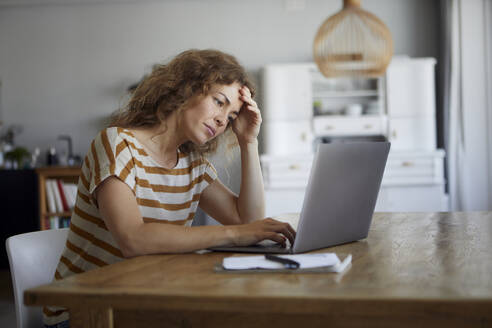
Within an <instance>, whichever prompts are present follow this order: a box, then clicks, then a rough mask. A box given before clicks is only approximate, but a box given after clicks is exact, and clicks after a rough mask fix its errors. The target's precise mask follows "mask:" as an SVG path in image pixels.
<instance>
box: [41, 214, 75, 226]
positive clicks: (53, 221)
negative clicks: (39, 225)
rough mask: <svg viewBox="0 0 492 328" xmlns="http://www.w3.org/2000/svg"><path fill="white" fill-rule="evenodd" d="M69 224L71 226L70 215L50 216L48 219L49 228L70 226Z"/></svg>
mask: <svg viewBox="0 0 492 328" xmlns="http://www.w3.org/2000/svg"><path fill="white" fill-rule="evenodd" d="M69 226H70V218H69V217H60V216H50V217H49V218H47V219H46V228H47V229H61V228H68V227H69Z"/></svg>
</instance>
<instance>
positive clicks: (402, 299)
mask: <svg viewBox="0 0 492 328" xmlns="http://www.w3.org/2000/svg"><path fill="white" fill-rule="evenodd" d="M320 251H323V252H325V251H328V252H336V253H351V254H352V255H353V260H352V265H351V267H350V268H349V269H348V270H347V271H345V272H344V273H342V274H334V273H322V274H320V273H302V274H291V273H268V274H266V273H264V274H251V273H216V272H214V271H213V267H214V265H215V264H216V263H218V262H221V261H222V259H223V258H224V257H225V256H231V255H232V254H230V253H229V254H227V253H205V254H195V253H193V254H181V255H152V256H141V257H137V258H133V259H129V260H125V261H122V262H119V263H116V264H113V265H109V266H107V267H103V268H100V269H97V270H93V271H90V272H86V273H83V274H78V275H74V276H72V277H69V278H67V279H64V280H61V281H57V282H54V283H52V284H49V285H45V286H40V287H37V288H33V289H29V290H27V291H26V292H25V295H24V296H25V298H24V300H25V303H26V305H36V306H40V305H58V306H67V307H69V308H70V310H71V313H72V312H73V313H74V315H75V317H76V318H80V317H81V313H87V316H88V317H90V318H94V317H96V318H97V317H103V318H104V319H103V320H102V322H103V323H104V324H103V325H101V322H100V321H99V324H97V325H96V323H97V322H98V320H92V321H93V323H87V322H86V323H80V324H78V323H75V322H73V324H71V327H82V326H84V327H96V326H101V327H113V326H115V327H132V326H133V327H136V326H145V327H162V326H169V327H212V326H214V327H217V326H223V327H230V326H232V325H234V326H236V327H248V326H254V327H263V326H268V327H275V326H283V327H285V326H290V327H293V326H296V327H299V326H302V325H304V326H306V325H307V326H313V327H322V326H323V327H324V326H326V325H327V324H330V325H333V326H347V327H352V326H359V325H363V326H365V327H371V326H372V327H393V326H395V325H397V326H401V327H407V326H415V325H418V326H429V327H430V326H434V327H436V326H440V325H447V326H449V327H465V326H466V327H474V326H475V327H485V326H492V212H473V213H463V212H457V213H375V214H374V218H373V223H372V226H371V230H370V232H369V236H368V238H367V239H365V240H362V241H358V242H353V243H349V244H345V245H340V246H336V247H331V248H327V249H323V250H319V251H316V252H320ZM237 256H242V255H237ZM90 313H92V314H91V315H89V314H90ZM78 321H79V320H78ZM89 321H91V320H89ZM94 322H96V323H94Z"/></svg>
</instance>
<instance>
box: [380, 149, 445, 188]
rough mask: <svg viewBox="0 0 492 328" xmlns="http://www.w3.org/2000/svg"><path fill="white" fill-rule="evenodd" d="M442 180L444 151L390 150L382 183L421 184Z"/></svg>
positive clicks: (441, 181) (440, 181)
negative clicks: (402, 151)
mask: <svg viewBox="0 0 492 328" xmlns="http://www.w3.org/2000/svg"><path fill="white" fill-rule="evenodd" d="M443 182H444V152H443V151H441V150H438V151H435V152H428V153H426V152H421V153H419V152H404V153H398V152H393V153H391V152H390V155H389V156H388V161H387V163H386V167H385V170H384V175H383V182H382V183H383V184H393V185H394V184H410V185H412V184H421V183H443Z"/></svg>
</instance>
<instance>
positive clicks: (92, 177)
mask: <svg viewBox="0 0 492 328" xmlns="http://www.w3.org/2000/svg"><path fill="white" fill-rule="evenodd" d="M110 176H116V177H117V178H119V179H120V180H121V181H123V182H124V183H126V184H127V185H128V187H130V189H131V190H132V191H133V193H134V194H135V197H136V200H137V203H138V207H139V209H140V213H141V214H142V217H143V221H144V222H160V223H170V224H178V225H186V226H190V225H191V223H192V221H193V217H194V214H195V212H196V209H197V206H198V202H199V200H200V194H201V193H202V191H203V190H204V189H205V188H206V187H207V186H208V185H209V184H210V183H212V182H213V181H214V180H215V179H216V178H217V172H216V171H215V169H214V167H213V166H212V164H210V163H209V162H208V161H207V160H206V159H204V158H203V157H202V156H200V155H198V154H195V153H190V154H184V153H181V152H178V163H177V165H176V167H174V168H172V169H167V168H163V167H162V166H160V165H159V164H158V163H157V162H156V161H155V160H154V159H153V158H152V157H150V156H149V155H148V154H147V152H146V151H145V150H144V148H143V147H142V145H141V144H140V143H139V141H138V140H137V139H136V138H135V136H134V135H133V134H132V133H131V131H129V130H126V129H123V128H117V127H112V128H107V129H105V130H103V131H101V132H100V133H99V135H98V136H97V137H96V138H95V139H94V140H93V141H92V143H91V147H90V150H89V152H88V154H87V156H86V157H85V159H84V163H83V165H82V173H81V175H80V178H79V183H78V192H77V201H76V204H75V208H74V210H73V214H72V218H71V222H70V231H69V233H68V239H67V243H66V245H65V249H64V250H63V253H62V256H61V258H60V262H59V263H58V266H57V268H56V272H55V279H56V280H59V279H63V278H65V277H68V276H70V275H73V274H76V273H81V272H85V271H88V270H92V269H95V268H98V267H102V266H105V265H108V264H111V263H115V262H118V261H121V260H123V255H122V253H121V250H120V249H119V247H118V244H117V243H116V242H115V240H114V238H113V236H112V235H111V233H110V232H109V231H108V228H107V227H106V224H105V223H104V220H103V219H102V218H101V215H100V213H99V209H98V207H97V205H96V202H95V199H94V198H93V193H94V191H95V189H96V188H97V186H98V185H99V184H100V183H101V182H102V181H104V180H105V179H106V178H108V177H110ZM43 313H44V323H45V324H46V325H54V324H56V323H59V322H61V321H64V320H68V310H67V309H65V308H61V307H45V308H44V309H43Z"/></svg>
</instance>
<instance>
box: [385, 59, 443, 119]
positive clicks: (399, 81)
mask: <svg viewBox="0 0 492 328" xmlns="http://www.w3.org/2000/svg"><path fill="white" fill-rule="evenodd" d="M435 63H436V61H435V59H434V58H412V59H410V58H406V59H401V58H400V59H394V60H393V61H392V62H391V63H390V65H389V66H388V70H387V71H386V90H387V106H388V114H389V116H391V117H413V116H433V115H435V111H436V105H435V104H436V94H435V74H434V66H435Z"/></svg>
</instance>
